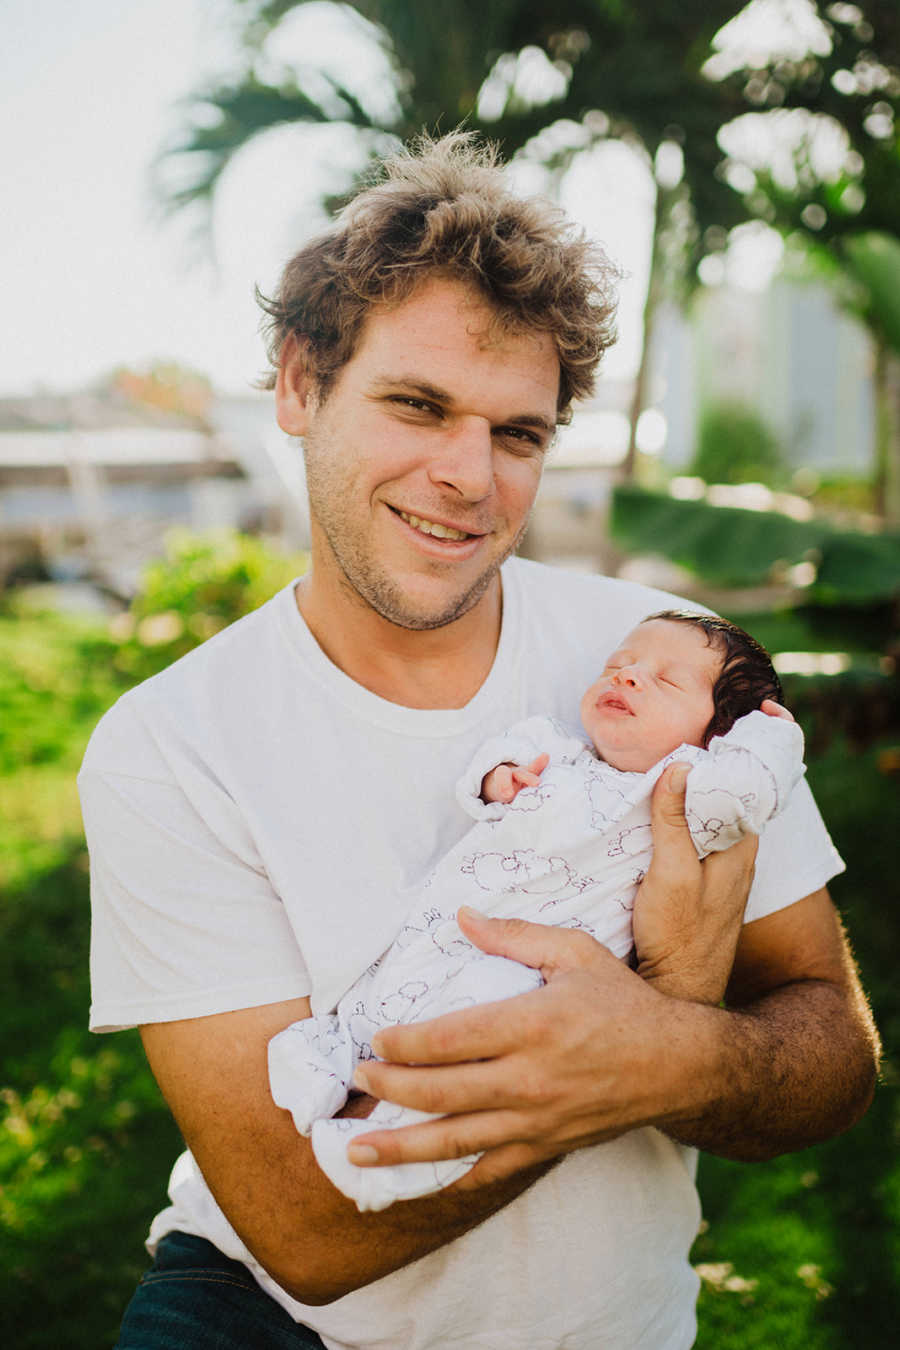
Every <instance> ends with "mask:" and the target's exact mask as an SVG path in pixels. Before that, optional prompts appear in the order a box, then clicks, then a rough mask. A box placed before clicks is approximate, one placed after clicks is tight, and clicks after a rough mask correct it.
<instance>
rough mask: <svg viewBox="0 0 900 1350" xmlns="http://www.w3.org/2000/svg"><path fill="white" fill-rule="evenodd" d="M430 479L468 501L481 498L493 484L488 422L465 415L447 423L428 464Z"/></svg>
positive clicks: (492, 446) (481, 499) (476, 500)
mask: <svg viewBox="0 0 900 1350" xmlns="http://www.w3.org/2000/svg"><path fill="white" fill-rule="evenodd" d="M428 476H429V478H430V479H431V481H432V482H433V483H435V484H437V485H438V486H441V487H449V488H452V489H454V491H456V492H458V493H459V495H460V496H461V497H463V498H465V500H466V501H469V502H480V501H484V499H485V497H488V496H490V494H491V491H492V489H493V486H494V445H493V439H492V436H491V427H490V423H489V422H488V421H487V420H486V419H485V418H483V417H466V418H462V419H461V420H460V422H459V423H458V424H457V425H456V426H454V427H448V429H447V431H446V433H445V434H444V436H443V437H442V438H441V443H440V447H439V448H438V449H437V451H436V452H435V453H434V454H433V455H432V458H431V460H430V463H429V466H428Z"/></svg>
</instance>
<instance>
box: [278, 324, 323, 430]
mask: <svg viewBox="0 0 900 1350" xmlns="http://www.w3.org/2000/svg"><path fill="white" fill-rule="evenodd" d="M317 403H318V399H317V397H316V381H315V380H314V379H313V376H312V374H311V373H310V369H309V348H308V344H307V343H306V342H305V341H304V340H302V339H300V338H298V337H297V335H296V334H295V333H290V334H289V335H288V336H287V338H285V341H284V345H283V346H282V348H281V358H280V360H279V363H278V376H277V378H276V380H275V416H276V418H277V421H278V425H279V426H280V427H281V430H282V431H286V432H287V433H288V435H289V436H304V435H305V434H306V432H307V431H308V430H309V425H310V421H311V418H312V414H313V412H314V411H315V408H316V405H317Z"/></svg>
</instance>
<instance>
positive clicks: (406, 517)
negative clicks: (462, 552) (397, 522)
mask: <svg viewBox="0 0 900 1350" xmlns="http://www.w3.org/2000/svg"><path fill="white" fill-rule="evenodd" d="M390 509H391V510H392V511H393V512H394V513H395V514H396V515H398V516H399V517H400V519H401V520H403V521H405V522H406V524H407V525H409V526H411V527H412V529H414V530H417V531H418V533H419V534H427V535H429V536H430V537H431V538H432V539H450V540H453V541H455V542H459V543H464V542H466V541H468V540H470V539H480V538H482V537H483V535H484V534H486V533H487V531H484V530H481V531H470V530H461V529H458V528H457V527H456V526H455V525H445V524H443V523H442V522H441V521H438V520H429V519H428V518H427V517H426V516H416V515H413V513H412V512H411V511H403V510H401V508H400V507H399V506H392V507H391V508H390Z"/></svg>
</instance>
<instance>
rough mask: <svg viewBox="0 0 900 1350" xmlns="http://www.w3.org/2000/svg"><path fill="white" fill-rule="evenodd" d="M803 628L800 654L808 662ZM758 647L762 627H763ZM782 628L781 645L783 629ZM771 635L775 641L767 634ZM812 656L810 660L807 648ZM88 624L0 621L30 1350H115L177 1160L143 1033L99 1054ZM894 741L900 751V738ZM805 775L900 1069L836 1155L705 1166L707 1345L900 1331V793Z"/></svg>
mask: <svg viewBox="0 0 900 1350" xmlns="http://www.w3.org/2000/svg"><path fill="white" fill-rule="evenodd" d="M802 622H803V621H802V619H798V618H797V617H796V616H794V617H793V618H789V617H788V616H785V617H784V619H783V623H784V624H785V625H788V624H793V625H794V629H793V632H792V633H791V641H790V642H789V643H788V642H785V641H781V642H775V643H773V645H776V646H778V645H780V646H782V647H784V646H786V645H787V646H793V645H794V641H795V640H796V641H797V645H801V643H800V638H801V637H802V633H803V629H802V626H798V625H802ZM752 627H753V631H758V625H752ZM789 631H790V630H789V628H787V627H783V628H782V634H781V636H782V638H784V637H785V636H786V635H787V634H788V633H789ZM762 636H766V640H770V639H769V637H768V635H762ZM802 645H805V646H808V645H809V644H808V643H804V644H802ZM116 656H117V649H116V647H115V644H113V643H112V642H111V641H110V640H109V639H108V638H107V637H106V636H105V634H104V632H103V631H102V630H100V629H98V628H97V627H96V626H91V625H84V624H76V623H73V622H72V621H70V620H64V619H61V618H57V617H54V616H40V617H12V616H3V615H0V893H2V900H0V981H2V987H3V990H4V999H3V1004H2V1012H0V1062H2V1065H3V1079H2V1088H0V1096H2V1105H3V1112H4V1117H5V1118H4V1122H3V1127H2V1130H0V1270H2V1272H3V1274H2V1276H0V1281H2V1287H0V1306H2V1307H3V1311H4V1319H5V1324H6V1326H7V1327H8V1328H9V1330H8V1331H7V1335H6V1338H5V1339H6V1342H7V1343H9V1344H13V1345H15V1346H16V1347H17V1350H45V1348H48V1347H53V1348H54V1350H56V1347H59V1346H65V1347H66V1348H67V1350H103V1347H109V1346H111V1345H112V1344H113V1342H114V1339H115V1332H116V1328H117V1325H118V1321H119V1318H120V1316H121V1312H122V1308H123V1306H124V1304H125V1302H126V1301H127V1299H128V1297H129V1296H130V1293H131V1291H132V1290H133V1288H134V1285H135V1282H136V1280H137V1278H138V1276H139V1274H140V1271H141V1270H142V1269H143V1267H144V1265H145V1257H144V1251H143V1240H144V1237H145V1235H146V1231H147V1227H148V1224H149V1221H150V1219H151V1217H152V1215H153V1214H154V1213H155V1212H156V1210H158V1209H159V1208H160V1207H161V1205H162V1204H163V1203H164V1200H165V1185H166V1179H167V1176H168V1172H169V1169H170V1167H171V1164H172V1161H173V1160H174V1158H175V1156H176V1154H177V1153H178V1151H179V1149H180V1147H181V1144H180V1140H179V1137H178V1134H177V1131H176V1129H175V1127H174V1125H173V1124H172V1121H171V1119H170V1117H169V1115H168V1112H167V1111H166V1109H165V1106H164V1104H163V1102H162V1100H161V1098H160V1095H159V1093H158V1091H157V1089H156V1086H155V1084H154V1082H153V1080H152V1077H151V1076H150V1073H149V1070H148V1069H147V1067H146V1064H145V1061H144V1058H143V1054H142V1052H141V1049H140V1044H139V1041H138V1039H137V1037H136V1035H135V1034H134V1033H130V1032H128V1033H122V1034H120V1035H117V1036H114V1037H102V1038H97V1037H92V1036H90V1035H89V1033H88V1032H87V1030H86V1020H87V1008H88V1000H89V991H88V972H87V951H88V870H87V856H86V853H85V849H84V844H83V840H82V837H81V826H80V816H79V812H78V802H77V796H76V793H75V786H74V774H75V771H76V769H77V766H78V763H79V762H80V758H81V755H82V753H83V749H84V746H85V744H86V742H87V738H88V736H89V734H90V731H91V728H92V727H93V725H94V724H95V722H96V721H97V718H98V717H99V716H100V714H101V712H102V711H103V710H104V709H105V708H106V707H107V706H108V705H109V704H110V703H111V702H112V701H113V700H114V699H115V698H116V697H117V695H118V694H119V693H120V692H121V691H122V689H123V688H124V687H125V685H126V683H127V680H128V678H129V677H128V676H127V675H126V674H124V673H121V672H120V673H117V666H116ZM894 739H895V743H897V742H898V741H900V735H895V738H894ZM810 778H811V781H812V783H813V787H814V789H815V791H816V794H817V796H818V797H819V800H820V802H821V804H822V806H823V810H824V812H825V815H826V819H828V821H829V824H830V826H831V828H832V832H833V833H834V835H835V839H836V842H837V843H838V846H839V848H840V849H841V851H842V852H843V853H844V854H845V857H846V858H847V861H848V864H849V867H850V871H849V875H848V876H847V877H844V878H840V879H839V880H838V881H837V882H836V883H835V886H834V892H835V896H836V899H837V900H838V903H839V904H840V906H841V908H842V910H843V912H844V914H845V915H846V918H847V921H848V924H849V927H850V930H851V932H852V934H853V937H854V942H855V946H856V949H857V952H858V955H859V958H860V961H861V964H862V968H863V972H864V977H865V980H866V983H867V985H868V987H869V989H870V991H871V995H872V999H873V1004H874V1006H875V1009H876V1012H877V1015H878V1018H879V1021H880V1024H881V1027H882V1032H883V1034H884V1037H885V1042H886V1045H887V1047H888V1054H889V1065H888V1069H887V1071H886V1075H885V1076H886V1080H887V1081H886V1082H885V1085H884V1086H882V1088H881V1089H880V1091H879V1093H878V1096H877V1098H876V1102H875V1105H874V1107H873V1108H872V1110H871V1111H870V1113H869V1115H868V1116H867V1117H866V1119H865V1120H864V1121H863V1122H862V1124H861V1125H859V1126H858V1127H857V1128H856V1129H855V1130H853V1131H852V1132H851V1133H850V1134H848V1135H847V1136H845V1137H844V1138H841V1139H838V1140H835V1141H833V1142H832V1143H830V1144H828V1145H823V1146H822V1147H820V1148H817V1149H812V1150H809V1151H808V1152H805V1153H803V1154H798V1155H793V1156H790V1157H787V1158H781V1159H779V1160H777V1161H776V1162H773V1163H769V1164H765V1165H755V1166H742V1165H740V1164H734V1163H728V1162H725V1161H723V1160H721V1159H715V1158H704V1159H703V1160H702V1164H701V1178H700V1184H701V1192H702V1197H703V1203H704V1212H705V1215H706V1223H707V1225H708V1227H707V1228H706V1231H705V1232H704V1233H703V1234H702V1235H701V1236H700V1237H699V1238H698V1240H697V1243H696V1247H695V1252H694V1260H695V1262H697V1263H698V1264H700V1265H702V1266H703V1267H705V1268H706V1270H707V1274H708V1276H709V1278H708V1280H707V1281H706V1282H705V1285H704V1292H703V1295H702V1298H701V1304H700V1325H701V1330H700V1336H699V1340H698V1346H699V1347H700V1350H756V1347H759V1350H763V1347H765V1350H795V1347H796V1350H832V1348H834V1350H837V1347H846V1346H853V1347H854V1350H875V1347H879V1350H880V1347H882V1346H883V1345H884V1344H885V1335H886V1332H885V1328H890V1327H891V1326H895V1327H896V1326H897V1325H898V1324H900V1317H898V1314H900V1306H898V1303H900V1296H898V1280H897V1272H898V1258H900V1252H898V1237H897V1236H896V1235H897V1234H898V1233H900V1161H898V1151H897V1140H898V1136H900V1106H898V1094H897V1090H896V1086H895V1084H896V1069H895V1068H894V1067H893V1065H892V1064H891V1063H890V1054H891V1053H894V1054H896V1052H897V1048H898V1045H900V994H898V992H897V981H896V968H897V964H898V962H897V945H898V944H897V933H898V929H900V917H898V916H900V904H898V901H900V896H898V882H897V875H896V872H897V869H896V845H895V839H896V821H897V819H898V818H900V817H898V811H897V807H898V804H900V803H898V797H900V788H898V779H897V778H896V777H893V778H889V777H887V776H885V775H883V774H881V773H880V772H879V771H878V746H877V745H874V746H871V747H869V748H867V749H865V750H862V751H859V752H853V751H851V750H850V749H849V748H848V745H847V743H846V742H844V741H842V740H834V741H832V743H831V744H830V746H828V747H827V748H825V749H823V750H822V751H821V752H820V753H816V755H815V756H814V757H813V759H812V761H811V763H810Z"/></svg>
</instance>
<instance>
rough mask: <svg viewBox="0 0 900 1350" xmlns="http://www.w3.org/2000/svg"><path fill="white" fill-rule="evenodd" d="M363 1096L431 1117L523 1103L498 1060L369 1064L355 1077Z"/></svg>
mask: <svg viewBox="0 0 900 1350" xmlns="http://www.w3.org/2000/svg"><path fill="white" fill-rule="evenodd" d="M353 1082H354V1085H355V1086H356V1087H358V1088H361V1089H362V1090H363V1091H364V1092H366V1093H369V1094H371V1095H372V1096H374V1097H378V1098H381V1099H382V1100H383V1101H389V1102H394V1103H395V1104H396V1105H397V1106H408V1107H411V1108H412V1109H413V1110H414V1111H427V1112H429V1113H430V1114H432V1115H452V1114H454V1113H458V1112H470V1111H488V1110H502V1109H504V1108H509V1107H511V1106H513V1105H514V1104H516V1103H517V1102H519V1101H520V1098H521V1088H520V1086H519V1085H518V1084H517V1083H515V1082H513V1081H511V1076H510V1075H509V1074H508V1073H504V1071H503V1070H502V1069H500V1068H499V1067H498V1064H497V1061H496V1060H495V1059H486V1060H480V1061H477V1062H475V1063H467V1064H463V1065H459V1064H447V1065H437V1066H433V1065H429V1066H423V1065H406V1064H386V1063H381V1062H379V1061H378V1060H374V1059H373V1060H369V1061H368V1062H367V1063H366V1064H361V1065H360V1066H359V1067H358V1068H357V1070H356V1073H355V1074H354V1076H353Z"/></svg>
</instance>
